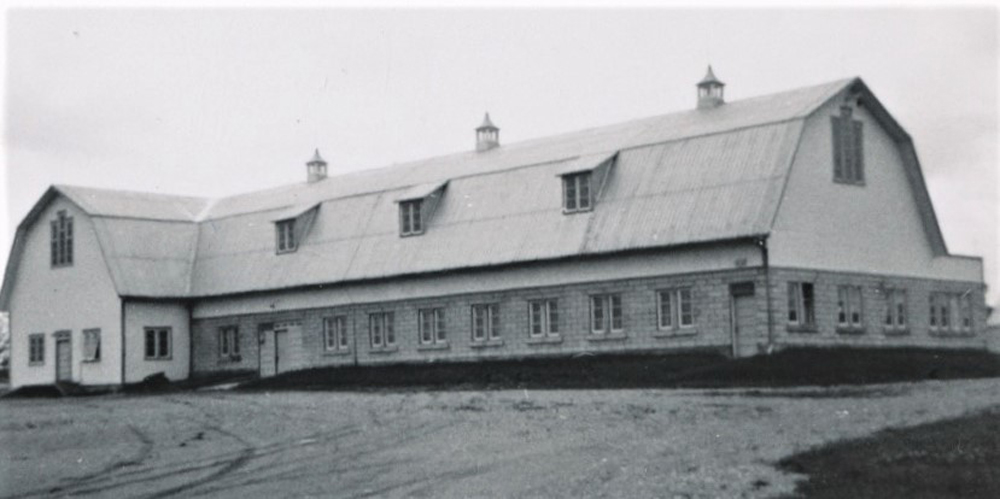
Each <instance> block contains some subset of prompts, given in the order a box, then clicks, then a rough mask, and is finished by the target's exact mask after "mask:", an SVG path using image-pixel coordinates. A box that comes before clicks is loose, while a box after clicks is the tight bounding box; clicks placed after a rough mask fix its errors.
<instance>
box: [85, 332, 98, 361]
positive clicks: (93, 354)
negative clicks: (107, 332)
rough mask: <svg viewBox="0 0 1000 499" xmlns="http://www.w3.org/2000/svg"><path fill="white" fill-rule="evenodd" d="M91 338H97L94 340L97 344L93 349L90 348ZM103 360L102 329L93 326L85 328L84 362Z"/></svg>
mask: <svg viewBox="0 0 1000 499" xmlns="http://www.w3.org/2000/svg"><path fill="white" fill-rule="evenodd" d="M90 338H96V339H94V340H93V342H94V344H95V345H96V346H95V347H94V349H93V350H91V349H90V346H91V343H90V341H88V339H90ZM100 360H101V330H100V329H99V328H91V329H84V330H83V359H82V361H83V362H100Z"/></svg>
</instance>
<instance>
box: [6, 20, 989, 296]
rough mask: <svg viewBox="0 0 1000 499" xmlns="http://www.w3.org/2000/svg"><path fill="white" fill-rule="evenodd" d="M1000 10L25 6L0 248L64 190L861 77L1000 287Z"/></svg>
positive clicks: (333, 158) (423, 142)
mask: <svg viewBox="0 0 1000 499" xmlns="http://www.w3.org/2000/svg"><path fill="white" fill-rule="evenodd" d="M997 29H998V25H997V11H996V10H995V9H992V8H985V7H984V8H978V9H977V8H964V9H919V10H917V9H884V10H873V9H852V10H819V9H809V10H791V9H771V10H761V9H756V10H748V9H742V10H736V9H730V10H719V9H716V10H701V11H698V10H666V9H659V10H649V9H645V10H640V9H629V10H625V9H580V10H567V9H561V10H554V9H544V10H537V9H536V10H485V9H478V10H446V9H437V10H427V9H424V10H416V11H414V10H401V9H381V10H332V9H331V10H317V9H313V10H301V9H300V10H278V9H269V10H249V9H244V10H163V9H160V10H124V9H104V10H57V9H46V10H11V11H8V12H7V26H6V31H7V35H6V36H7V39H6V43H7V46H6V89H5V90H6V96H5V97H6V98H5V113H4V115H5V119H6V130H5V132H6V133H5V144H4V145H5V148H6V165H5V173H6V176H5V180H4V181H5V183H6V185H4V186H3V192H4V193H5V194H4V197H5V202H4V203H0V204H3V205H5V206H3V208H5V209H6V213H0V215H3V216H0V247H2V249H0V257H2V258H3V260H4V261H6V256H7V251H8V250H9V248H10V244H11V241H12V239H13V234H14V229H15V227H16V224H17V223H18V222H19V221H20V220H21V218H22V217H23V216H24V215H25V214H26V213H27V211H28V210H29V209H30V208H31V206H32V204H33V203H34V202H35V201H36V200H37V199H38V197H39V196H40V195H41V194H42V193H43V192H44V190H45V189H46V187H47V186H48V185H50V184H54V183H65V184H79V185H86V186H96V187H108V188H119V189H128V190H139V191H153V192H162V193H170V194H185V195H197V196H209V197H216V196H224V195H229V194H236V193H241V192H247V191H252V190H257V189H265V188H269V187H273V186H276V185H281V184H288V183H294V182H300V181H302V180H304V178H305V167H304V166H303V163H304V162H305V161H306V160H308V159H309V157H310V156H311V155H312V151H313V148H315V147H319V149H320V150H321V151H322V153H323V156H324V157H325V158H326V159H327V160H328V161H329V162H330V168H331V173H333V174H335V173H336V172H343V171H351V170H358V169H364V168H372V167H378V166H384V165H387V164H390V163H393V162H403V161H407V160H414V159H420V158H424V157H428V156H433V155H440V154H447V153H451V152H456V151H462V150H468V149H470V148H472V147H473V131H472V129H473V128H474V127H475V126H476V125H478V124H479V122H480V120H481V119H482V113H483V111H485V110H489V111H490V114H491V116H492V117H493V118H494V122H495V123H496V124H497V125H498V126H500V128H501V141H502V142H505V143H510V142H515V141H519V140H523V139H528V138H534V137H540V136H545V135H548V134H553V133H558V132H565V131H571V130H575V129H579V128H586V127H592V126H599V125H605V124H611V123H615V122H619V121H624V120H629V119H634V118H639V117H644V116H651V115H656V114H663V113H667V112H671V111H677V110H684V109H689V108H691V107H692V106H693V105H694V100H695V93H694V83H695V82H697V81H698V80H699V79H700V78H701V76H702V75H703V74H704V71H705V65H706V64H707V63H709V62H710V63H712V65H713V67H714V68H715V70H716V74H717V75H718V76H719V78H720V79H722V80H723V81H725V82H726V83H727V86H726V92H727V94H726V95H727V99H728V100H734V99H739V98H743V97H750V96H755V95H761V94H766V93H772V92H778V91H782V90H787V89H792V88H795V87H800V86H804V85H811V84H816V83H822V82H826V81H830V80H835V79H841V78H845V77H850V76H861V77H862V78H863V79H864V80H865V82H867V84H868V86H869V87H870V88H871V89H872V91H874V92H875V94H876V95H877V96H878V97H879V99H880V100H881V101H882V102H883V104H885V106H886V107H887V108H888V109H889V111H890V112H892V113H893V115H894V116H895V117H896V118H897V119H898V120H899V121H900V122H901V123H902V125H903V126H904V127H905V128H906V129H907V130H908V131H909V132H910V134H911V135H912V136H913V138H914V141H915V143H916V147H917V152H918V154H919V156H920V159H921V161H922V166H923V169H924V174H925V176H926V179H927V184H928V187H929V189H930V193H931V196H932V198H933V200H934V205H935V208H936V210H937V215H938V219H939V221H940V223H941V226H942V229H943V231H944V235H945V239H946V241H947V243H948V247H949V250H950V251H951V252H953V253H960V254H972V255H979V256H985V257H986V258H987V280H988V282H989V283H990V286H991V294H990V301H991V302H993V303H996V301H997V298H998V296H1000V294H998V288H1000V280H998V279H997V277H998V276H1000V271H998V267H997V261H998V259H1000V244H998V239H997V231H998V225H1000V202H998V190H1000V182H998V173H997V172H998V157H997V138H998V133H997V114H998V113H997V106H998V102H997V83H998V81H997V70H998V68H997V59H998V49H997Z"/></svg>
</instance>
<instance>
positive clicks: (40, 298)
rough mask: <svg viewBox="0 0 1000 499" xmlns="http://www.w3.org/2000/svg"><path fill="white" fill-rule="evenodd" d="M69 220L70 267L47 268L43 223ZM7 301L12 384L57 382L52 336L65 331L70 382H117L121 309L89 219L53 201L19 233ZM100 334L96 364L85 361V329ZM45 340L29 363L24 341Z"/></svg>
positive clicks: (48, 257)
mask: <svg viewBox="0 0 1000 499" xmlns="http://www.w3.org/2000/svg"><path fill="white" fill-rule="evenodd" d="M59 210H66V214H67V215H68V216H70V217H72V218H73V265H72V266H67V267H58V268H53V267H52V266H51V254H50V241H51V239H50V238H51V235H50V228H49V222H50V221H51V220H54V219H55V218H56V213H57V212H58V211H59ZM24 237H25V240H24V246H23V251H22V253H21V254H20V255H12V258H18V259H19V260H18V261H17V262H15V263H16V265H17V273H16V274H15V278H14V282H13V287H12V291H11V296H10V318H11V385H12V386H13V387H18V386H23V385H37V384H51V383H53V382H54V381H55V369H56V366H55V338H54V336H53V335H54V333H56V332H57V331H67V330H68V331H71V341H72V344H71V346H72V377H73V381H76V382H78V383H81V384H85V385H102V384H118V383H121V349H120V344H121V303H120V301H119V298H118V294H117V292H116V291H115V287H114V284H113V283H112V281H111V276H110V274H109V273H108V269H107V265H106V264H105V262H104V257H103V255H102V252H101V247H100V244H99V242H98V239H97V237H96V234H95V232H94V225H93V222H92V220H91V219H90V217H89V216H88V215H87V214H85V213H83V212H82V211H80V209H79V208H77V206H76V205H75V204H73V203H72V202H70V201H68V200H67V199H65V198H64V197H62V196H57V197H56V198H55V199H53V201H52V202H50V203H49V205H48V207H46V208H45V209H44V210H43V211H42V213H41V214H40V216H39V217H38V219H37V220H36V221H35V223H34V224H32V225H31V227H29V228H28V230H27V231H26V232H25V235H24ZM91 328H100V330H101V358H100V360H98V361H93V362H83V361H82V359H83V358H84V348H83V330H84V329H91ZM34 333H43V334H44V335H45V362H44V363H42V364H39V365H30V366H29V365H28V336H29V335H30V334H34Z"/></svg>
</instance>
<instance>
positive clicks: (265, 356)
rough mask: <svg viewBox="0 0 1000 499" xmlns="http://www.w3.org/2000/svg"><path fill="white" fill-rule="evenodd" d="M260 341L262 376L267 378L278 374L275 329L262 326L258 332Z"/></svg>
mask: <svg viewBox="0 0 1000 499" xmlns="http://www.w3.org/2000/svg"><path fill="white" fill-rule="evenodd" d="M258 335H259V342H260V350H259V352H260V353H259V355H260V377H262V378H266V377H269V376H274V375H275V374H277V370H276V369H275V367H276V363H275V357H276V354H277V352H276V350H275V348H274V330H273V329H272V328H271V327H261V329H260V331H259V332H258Z"/></svg>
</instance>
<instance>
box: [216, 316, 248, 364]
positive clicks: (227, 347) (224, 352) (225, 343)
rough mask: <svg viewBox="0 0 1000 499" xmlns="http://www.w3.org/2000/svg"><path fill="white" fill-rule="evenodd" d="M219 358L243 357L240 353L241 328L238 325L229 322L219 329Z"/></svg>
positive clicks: (234, 358) (235, 358) (233, 358)
mask: <svg viewBox="0 0 1000 499" xmlns="http://www.w3.org/2000/svg"><path fill="white" fill-rule="evenodd" d="M218 341H219V359H220V360H232V361H237V360H240V359H242V357H241V354H240V328H239V326H237V325H234V324H229V325H226V326H220V327H219V329H218Z"/></svg>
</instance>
